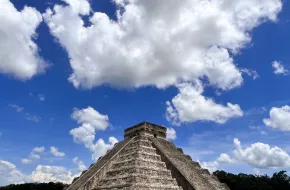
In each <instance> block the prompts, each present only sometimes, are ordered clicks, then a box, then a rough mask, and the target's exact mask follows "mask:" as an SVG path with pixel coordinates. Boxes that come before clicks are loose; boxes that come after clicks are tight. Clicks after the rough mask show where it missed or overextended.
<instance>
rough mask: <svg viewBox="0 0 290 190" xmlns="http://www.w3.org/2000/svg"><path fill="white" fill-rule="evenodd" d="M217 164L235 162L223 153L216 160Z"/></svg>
mask: <svg viewBox="0 0 290 190" xmlns="http://www.w3.org/2000/svg"><path fill="white" fill-rule="evenodd" d="M217 161H218V162H221V163H234V162H235V160H233V159H231V158H230V156H229V155H228V154H225V153H222V154H221V155H220V156H219V157H218V159H217Z"/></svg>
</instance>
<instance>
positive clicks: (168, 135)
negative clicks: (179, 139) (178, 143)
mask: <svg viewBox="0 0 290 190" xmlns="http://www.w3.org/2000/svg"><path fill="white" fill-rule="evenodd" d="M166 138H167V140H175V139H176V131H175V130H174V129H173V128H167V131H166Z"/></svg>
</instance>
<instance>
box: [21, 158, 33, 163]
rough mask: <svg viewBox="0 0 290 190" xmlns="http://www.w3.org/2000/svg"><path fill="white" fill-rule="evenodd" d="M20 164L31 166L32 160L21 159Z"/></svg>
mask: <svg viewBox="0 0 290 190" xmlns="http://www.w3.org/2000/svg"><path fill="white" fill-rule="evenodd" d="M21 163H22V164H31V163H32V160H31V159H28V158H23V159H21Z"/></svg>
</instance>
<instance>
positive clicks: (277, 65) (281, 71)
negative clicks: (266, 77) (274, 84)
mask: <svg viewBox="0 0 290 190" xmlns="http://www.w3.org/2000/svg"><path fill="white" fill-rule="evenodd" d="M272 67H273V69H274V73H275V74H276V75H287V74H288V73H289V71H288V70H287V69H285V68H284V66H283V65H282V63H281V62H279V61H274V62H273V63H272Z"/></svg>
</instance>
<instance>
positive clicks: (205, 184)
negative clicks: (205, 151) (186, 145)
mask: <svg viewBox="0 0 290 190" xmlns="http://www.w3.org/2000/svg"><path fill="white" fill-rule="evenodd" d="M101 189H108V190H110V189H113V190H131V189H140V190H145V189H146V190H148V189H152V190H163V189H166V190H171V189H178V190H182V189H183V190H229V188H228V187H227V185H225V184H223V183H220V182H219V180H218V179H217V178H216V177H215V176H213V175H211V174H210V173H209V171H208V170H207V169H203V168H201V167H200V165H199V163H198V162H194V161H192V160H191V157H190V156H188V155H186V154H184V153H183V151H182V149H181V148H177V147H176V146H174V144H173V143H171V142H169V141H167V140H166V128H165V127H162V126H158V125H155V124H152V123H148V122H142V123H140V124H137V125H135V126H133V127H130V128H127V129H126V130H125V136H124V141H122V142H119V143H117V144H115V146H114V148H113V149H111V150H109V151H108V152H107V153H106V154H105V155H104V156H103V157H100V158H99V160H98V161H97V162H96V163H94V164H92V165H91V166H90V167H89V169H88V170H87V171H84V172H83V173H82V175H81V176H80V177H79V178H76V179H74V181H73V182H72V184H71V185H70V186H69V187H68V188H67V190H101Z"/></svg>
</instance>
